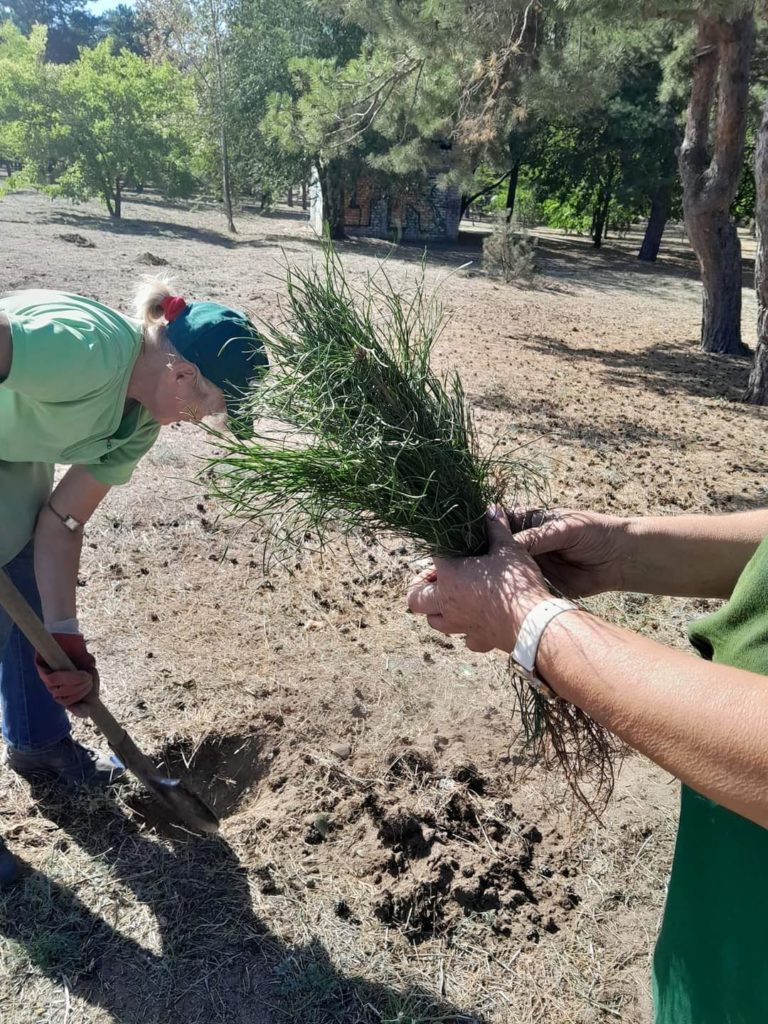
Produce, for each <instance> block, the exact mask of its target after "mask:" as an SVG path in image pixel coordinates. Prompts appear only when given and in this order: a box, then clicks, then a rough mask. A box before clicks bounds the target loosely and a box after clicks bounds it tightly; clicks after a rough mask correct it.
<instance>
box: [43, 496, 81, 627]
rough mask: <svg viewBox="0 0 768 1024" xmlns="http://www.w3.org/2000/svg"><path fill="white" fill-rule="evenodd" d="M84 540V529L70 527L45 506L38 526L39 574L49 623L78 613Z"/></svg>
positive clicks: (45, 613) (44, 614)
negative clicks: (78, 588)
mask: <svg viewBox="0 0 768 1024" xmlns="http://www.w3.org/2000/svg"><path fill="white" fill-rule="evenodd" d="M82 543H83V535H82V530H76V531H74V532H72V531H70V530H68V529H67V528H66V527H65V526H63V525H62V523H61V521H60V520H59V519H58V518H57V517H56V515H54V513H53V512H51V510H50V509H48V508H43V509H42V511H41V512H40V517H39V519H38V521H37V528H36V530H35V577H36V580H37V587H38V590H39V591H40V599H41V602H42V606H43V618H44V620H45V623H46V625H50V624H51V623H54V622H61V621H63V620H65V619H71V618H75V617H76V615H77V596H76V595H77V574H78V569H79V567H80V552H81V549H82Z"/></svg>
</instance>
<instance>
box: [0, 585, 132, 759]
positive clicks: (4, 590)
mask: <svg viewBox="0 0 768 1024" xmlns="http://www.w3.org/2000/svg"><path fill="white" fill-rule="evenodd" d="M0 605H2V607H3V608H4V609H5V611H6V612H7V613H8V616H9V618H11V619H12V620H13V621H14V622H15V623H16V625H17V626H18V627H19V629H20V630H21V632H22V633H23V634H24V636H25V637H26V638H27V640H29V642H30V643H31V644H32V646H33V647H34V648H35V650H36V651H37V653H38V654H39V655H40V657H41V658H42V659H43V661H44V662H45V663H46V665H50V666H51V668H52V669H53V670H54V671H58V672H62V671H63V672H66V671H73V670H75V666H74V665H73V664H72V661H71V659H70V658H69V656H68V655H67V654H65V653H64V651H62V649H61V647H59V645H58V644H57V643H56V641H55V640H54V638H53V637H52V636H51V634H50V633H49V632H48V630H47V629H46V628H45V626H44V625H43V624H42V622H41V621H40V619H39V617H38V616H37V615H36V614H35V612H34V611H33V609H32V608H31V607H30V606H29V604H28V602H27V601H25V599H24V597H23V596H22V595H21V594H20V593H19V591H18V589H17V588H16V587H15V586H14V585H13V583H12V582H11V580H10V578H9V577H8V573H7V572H6V571H5V570H4V569H2V568H0ZM82 703H83V704H85V705H87V709H88V716H89V718H90V719H91V721H92V722H93V724H94V725H95V726H96V728H97V729H99V731H100V732H101V733H102V734H103V735H104V738H105V739H106V741H107V743H109V745H110V746H111V747H112V749H113V750H114V749H115V748H116V747H119V746H122V745H123V743H124V742H125V739H126V732H125V729H123V727H122V726H121V725H120V723H119V722H117V721H116V720H115V719H114V718H113V716H112V714H111V713H110V712H109V711H108V710H107V709H106V708H105V707H104V705H103V704H102V703H101V701H100V700H99V698H98V697H89V698H86V700H84V701H82ZM142 756H143V755H142Z"/></svg>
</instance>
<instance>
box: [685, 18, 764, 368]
mask: <svg viewBox="0 0 768 1024" xmlns="http://www.w3.org/2000/svg"><path fill="white" fill-rule="evenodd" d="M754 28H755V27H754V17H753V14H752V11H751V10H750V11H748V12H747V13H745V14H743V15H742V16H741V17H740V18H737V19H736V20H734V21H726V20H725V19H724V18H708V17H704V16H700V17H699V21H698V33H697V39H696V52H695V63H694V70H693V84H692V87H691V101H690V104H689V106H688V117H687V121H686V126H685V138H684V140H683V144H682V146H681V147H680V154H679V164H680V177H681V179H682V182H683V216H684V221H685V229H686V232H687V234H688V238H689V239H690V242H691V245H692V246H693V249H694V252H695V253H696V256H697V258H698V261H699V266H700V267H701V278H702V286H703V307H702V324H701V347H702V349H703V351H705V352H718V353H722V354H725V355H745V354H746V353H747V352H748V351H749V350H748V349H747V348H746V346H744V345H743V344H742V342H741V245H740V243H739V236H738V234H737V232H736V224H735V222H734V220H733V218H732V217H731V215H730V207H731V203H732V202H733V200H734V197H735V195H736V192H737V190H738V187H739V180H740V178H741V170H742V159H743V156H744V137H745V133H746V123H747V97H748V92H749V64H750V58H751V55H752V45H753V41H754V34H755V31H754ZM715 96H717V113H716V117H715V118H714V132H713V133H712V138H711V139H710V133H711V124H712V121H713V118H712V107H713V104H714V102H715Z"/></svg>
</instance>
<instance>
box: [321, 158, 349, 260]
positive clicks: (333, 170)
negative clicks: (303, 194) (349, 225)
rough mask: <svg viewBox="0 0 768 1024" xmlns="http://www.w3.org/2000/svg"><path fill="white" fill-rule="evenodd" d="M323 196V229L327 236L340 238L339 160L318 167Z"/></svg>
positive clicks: (342, 216) (342, 188)
mask: <svg viewBox="0 0 768 1024" xmlns="http://www.w3.org/2000/svg"><path fill="white" fill-rule="evenodd" d="M319 175H320V190H321V192H322V196H323V231H324V232H325V233H326V234H327V235H328V237H329V238H332V239H335V240H340V239H343V238H345V237H346V235H345V233H344V184H343V177H342V174H341V166H340V161H338V160H331V161H330V162H329V163H327V164H323V166H322V167H320V168H319Z"/></svg>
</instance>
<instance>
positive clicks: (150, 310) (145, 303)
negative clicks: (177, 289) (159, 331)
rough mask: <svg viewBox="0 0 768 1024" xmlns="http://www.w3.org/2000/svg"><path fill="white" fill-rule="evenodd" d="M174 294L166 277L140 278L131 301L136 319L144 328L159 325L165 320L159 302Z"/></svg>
mask: <svg viewBox="0 0 768 1024" xmlns="http://www.w3.org/2000/svg"><path fill="white" fill-rule="evenodd" d="M174 294H175V293H174V290H173V282H172V281H171V280H170V278H169V277H167V276H166V275H164V274H160V275H157V276H152V275H146V276H145V277H142V278H141V280H140V282H139V285H138V287H137V289H136V296H135V298H134V300H133V308H134V311H135V313H136V317H137V318H138V319H139V320H141V322H142V323H143V324H144V326H145V327H151V326H153V325H155V324H159V323H160V322H161V321H163V320H164V319H165V315H164V313H163V307H162V306H161V302H162V301H163V299H167V298H168V296H169V295H174Z"/></svg>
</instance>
